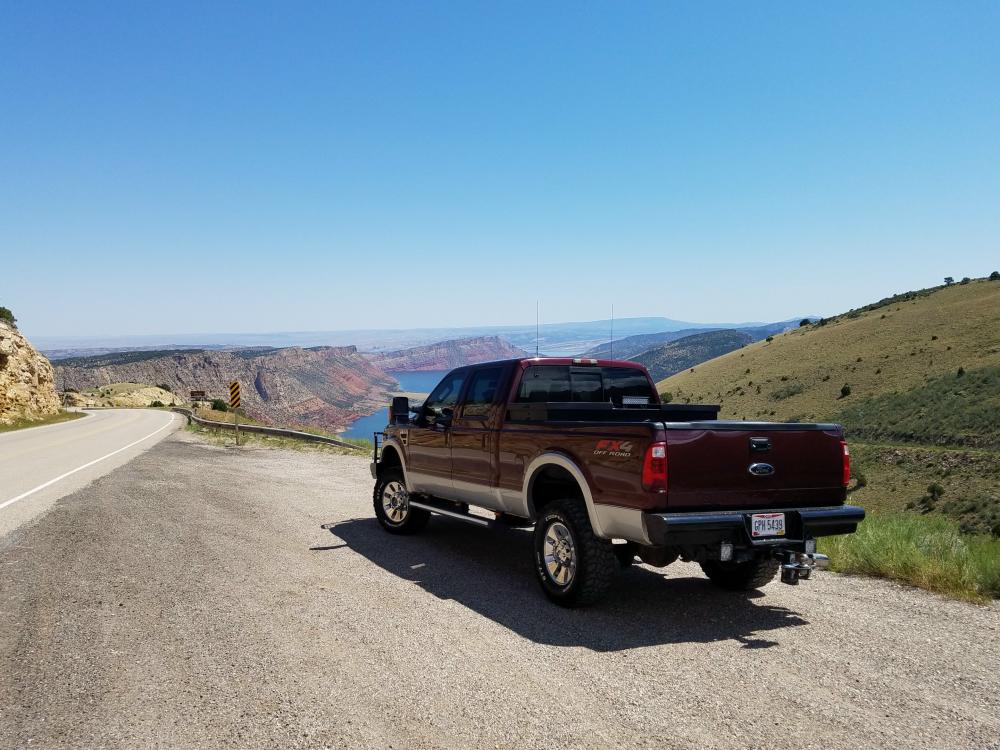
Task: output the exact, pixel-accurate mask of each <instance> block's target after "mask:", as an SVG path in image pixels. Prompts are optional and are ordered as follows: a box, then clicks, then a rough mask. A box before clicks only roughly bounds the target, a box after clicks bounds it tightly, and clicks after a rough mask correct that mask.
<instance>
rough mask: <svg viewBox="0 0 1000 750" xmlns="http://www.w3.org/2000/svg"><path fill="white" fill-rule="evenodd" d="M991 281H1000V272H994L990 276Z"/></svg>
mask: <svg viewBox="0 0 1000 750" xmlns="http://www.w3.org/2000/svg"><path fill="white" fill-rule="evenodd" d="M990 281H1000V271H994V272H993V273H991V274H990Z"/></svg>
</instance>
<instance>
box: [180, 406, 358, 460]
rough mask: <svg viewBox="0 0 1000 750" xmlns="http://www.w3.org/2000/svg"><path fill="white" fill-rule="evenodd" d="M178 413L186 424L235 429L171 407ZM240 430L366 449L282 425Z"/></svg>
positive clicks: (241, 428)
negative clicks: (288, 428)
mask: <svg viewBox="0 0 1000 750" xmlns="http://www.w3.org/2000/svg"><path fill="white" fill-rule="evenodd" d="M171 411H175V412H177V413H178V414H183V415H184V416H185V417H187V419H188V424H191V423H192V422H194V423H195V424H200V425H202V426H203V427H212V428H221V429H223V430H235V429H236V425H234V424H233V423H232V422H216V421H215V420H214V419H202V418H201V417H198V416H195V414H194V412H193V411H191V410H190V409H185V408H183V407H181V406H175V407H173V408H172V409H171ZM240 431H241V432H256V433H259V434H261V435H276V436H278V437H287V438H294V439H296V440H305V441H306V442H309V443H326V444H327V445H336V446H338V447H340V448H350V449H351V450H356V451H367V450H368V449H367V448H365V447H364V446H361V445H355V444H354V443H348V442H346V441H344V440H338V439H337V438H332V437H327V436H326V435H313V434H312V433H311V432H301V431H299V430H286V429H285V428H283V427H265V426H264V425H259V424H241V425H240Z"/></svg>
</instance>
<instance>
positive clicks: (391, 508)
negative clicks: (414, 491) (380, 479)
mask: <svg viewBox="0 0 1000 750" xmlns="http://www.w3.org/2000/svg"><path fill="white" fill-rule="evenodd" d="M382 510H383V511H384V512H385V517H386V518H388V519H389V521H391V522H392V523H402V522H403V521H404V520H406V514H407V512H409V510H410V500H409V495H408V494H407V492H406V487H404V486H403V485H402V483H401V482H389V483H388V484H387V485H386V486H385V488H384V489H383V490H382Z"/></svg>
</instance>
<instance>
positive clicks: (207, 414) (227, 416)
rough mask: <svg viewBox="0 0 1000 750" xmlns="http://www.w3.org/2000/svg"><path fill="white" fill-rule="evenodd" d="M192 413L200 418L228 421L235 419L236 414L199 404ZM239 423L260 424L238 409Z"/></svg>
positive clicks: (231, 421)
mask: <svg viewBox="0 0 1000 750" xmlns="http://www.w3.org/2000/svg"><path fill="white" fill-rule="evenodd" d="M194 415H195V416H196V417H199V418H200V419H209V420H211V421H213V422H229V423H233V422H235V421H236V416H235V414H234V413H233V412H231V411H216V410H215V409H209V408H207V407H204V406H199V407H198V408H197V409H195V410H194ZM240 424H262V422H258V421H257V420H256V419H254V418H253V417H248V416H247V415H246V414H244V413H243V410H242V409H241V410H240Z"/></svg>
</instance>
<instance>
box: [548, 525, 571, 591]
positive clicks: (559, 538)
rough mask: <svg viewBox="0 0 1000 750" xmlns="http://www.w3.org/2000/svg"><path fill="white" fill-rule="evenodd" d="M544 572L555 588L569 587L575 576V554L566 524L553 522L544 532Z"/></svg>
mask: <svg viewBox="0 0 1000 750" xmlns="http://www.w3.org/2000/svg"><path fill="white" fill-rule="evenodd" d="M542 555H543V556H544V558H545V572H546V573H547V574H548V576H549V578H550V579H551V580H552V582H553V583H555V584H556V585H557V586H569V585H570V583H572V582H573V576H575V575H576V566H577V552H576V545H575V544H574V543H573V535H572V534H571V533H570V530H569V528H568V527H567V526H566V524H564V523H562V522H561V521H554V522H553V523H552V524H550V525H549V527H548V528H547V529H546V530H545V540H544V542H543V544H542Z"/></svg>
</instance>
